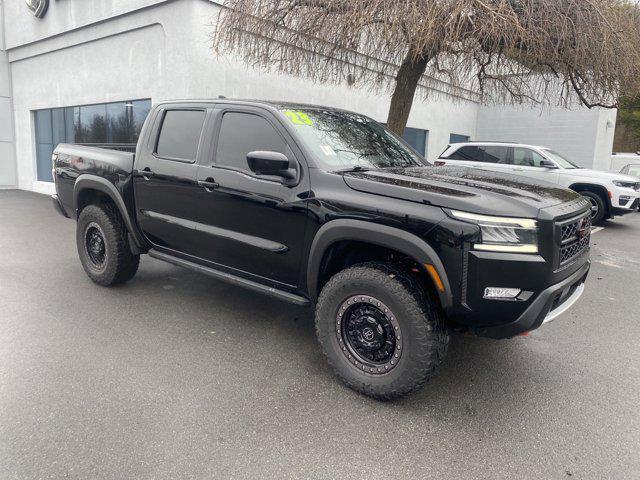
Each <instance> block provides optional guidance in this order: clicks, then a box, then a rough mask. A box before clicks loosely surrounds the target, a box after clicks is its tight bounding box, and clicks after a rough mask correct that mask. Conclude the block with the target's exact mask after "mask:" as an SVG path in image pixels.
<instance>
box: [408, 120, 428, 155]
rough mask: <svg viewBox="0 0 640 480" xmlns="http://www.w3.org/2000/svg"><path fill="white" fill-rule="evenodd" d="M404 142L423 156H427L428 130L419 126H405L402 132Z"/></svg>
mask: <svg viewBox="0 0 640 480" xmlns="http://www.w3.org/2000/svg"><path fill="white" fill-rule="evenodd" d="M402 138H404V140H405V142H407V143H408V144H409V145H411V146H412V147H413V149H414V150H415V151H416V152H418V153H419V154H420V155H422V156H423V157H426V156H427V139H428V138H429V130H422V129H420V128H411V127H407V128H405V129H404V133H403V134H402Z"/></svg>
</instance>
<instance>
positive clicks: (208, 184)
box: [198, 178, 220, 192]
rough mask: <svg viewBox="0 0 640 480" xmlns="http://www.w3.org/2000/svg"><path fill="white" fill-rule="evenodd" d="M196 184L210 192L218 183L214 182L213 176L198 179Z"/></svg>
mask: <svg viewBox="0 0 640 480" xmlns="http://www.w3.org/2000/svg"><path fill="white" fill-rule="evenodd" d="M198 186H199V187H204V189H205V190H206V191H207V192H212V191H213V190H214V189H215V188H218V187H219V186H220V185H218V183H216V182H215V181H214V180H213V178H207V179H206V180H198Z"/></svg>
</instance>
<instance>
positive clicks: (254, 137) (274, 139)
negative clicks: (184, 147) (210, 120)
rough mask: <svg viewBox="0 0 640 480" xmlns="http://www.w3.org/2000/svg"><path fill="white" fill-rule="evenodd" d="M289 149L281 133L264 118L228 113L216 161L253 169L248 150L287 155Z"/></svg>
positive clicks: (224, 119) (222, 127)
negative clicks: (250, 165) (248, 159)
mask: <svg viewBox="0 0 640 480" xmlns="http://www.w3.org/2000/svg"><path fill="white" fill-rule="evenodd" d="M248 132H250V134H249V135H248V134H247V133H248ZM286 149H287V145H286V143H285V142H284V140H283V139H282V137H281V136H280V134H278V132H277V131H276V130H275V128H273V126H272V125H271V124H270V123H269V122H267V121H266V120H265V119H264V118H262V117H260V116H258V115H251V114H248V113H225V114H224V117H222V126H221V127H220V136H219V137H218V149H217V152H216V164H217V165H226V166H229V167H234V168H239V169H242V170H249V166H248V165H247V153H249V152H253V151H256V150H264V151H270V152H280V153H283V154H286V153H287V152H286Z"/></svg>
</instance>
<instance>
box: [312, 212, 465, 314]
mask: <svg viewBox="0 0 640 480" xmlns="http://www.w3.org/2000/svg"><path fill="white" fill-rule="evenodd" d="M344 240H353V241H359V242H366V243H372V244H375V245H380V246H382V247H387V248H391V249H393V250H397V251H399V252H402V253H404V254H405V255H407V256H409V257H411V258H413V259H414V260H415V261H416V262H418V263H419V264H420V265H424V264H425V263H426V264H431V265H433V266H434V268H435V269H436V271H437V272H438V275H439V276H440V279H441V280H442V283H443V285H444V292H441V291H439V290H437V289H436V292H437V293H438V296H439V297H440V303H441V305H442V307H443V308H445V309H446V308H449V307H450V306H451V304H452V295H451V285H450V283H449V277H448V276H447V272H446V271H445V268H444V265H443V264H442V261H441V260H440V257H439V256H438V254H437V253H436V251H435V250H434V249H433V248H432V247H431V246H430V245H429V244H427V243H426V242H425V241H424V240H422V239H421V238H420V237H418V236H416V235H413V234H412V233H409V232H406V231H404V230H400V229H399V228H394V227H389V226H386V225H380V224H377V223H371V222H365V221H362V220H352V219H339V220H332V221H330V222H328V223H325V224H324V225H323V226H322V227H320V229H319V230H318V232H317V233H316V235H315V237H314V239H313V242H312V244H311V250H310V252H309V262H308V264H307V288H308V291H309V295H310V296H311V298H312V299H313V300H314V301H315V300H317V298H318V294H319V293H320V292H318V277H319V273H320V268H321V266H322V260H323V258H324V254H325V252H326V251H327V249H328V248H329V247H330V246H331V245H332V244H334V243H336V242H339V241H344Z"/></svg>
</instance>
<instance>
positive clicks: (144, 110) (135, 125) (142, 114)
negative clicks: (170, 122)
mask: <svg viewBox="0 0 640 480" xmlns="http://www.w3.org/2000/svg"><path fill="white" fill-rule="evenodd" d="M128 103H130V104H131V107H130V110H131V117H132V132H131V134H132V137H131V141H132V142H137V141H138V137H139V136H140V131H141V130H142V125H144V121H145V120H146V119H147V116H148V115H149V112H150V111H151V100H136V101H134V102H128Z"/></svg>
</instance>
